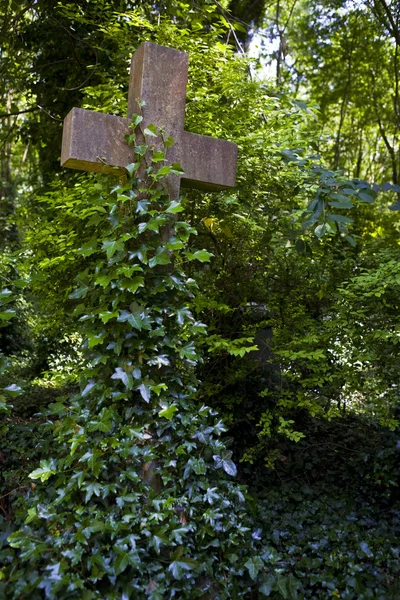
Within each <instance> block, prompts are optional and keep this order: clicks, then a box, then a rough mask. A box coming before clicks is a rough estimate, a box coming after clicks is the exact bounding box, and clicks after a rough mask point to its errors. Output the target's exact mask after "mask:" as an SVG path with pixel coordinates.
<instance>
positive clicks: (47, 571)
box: [0, 127, 264, 600]
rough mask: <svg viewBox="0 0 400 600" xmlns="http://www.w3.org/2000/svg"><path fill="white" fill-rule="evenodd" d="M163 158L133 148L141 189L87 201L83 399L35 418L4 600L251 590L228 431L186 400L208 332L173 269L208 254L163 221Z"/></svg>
mask: <svg viewBox="0 0 400 600" xmlns="http://www.w3.org/2000/svg"><path fill="white" fill-rule="evenodd" d="M145 133H146V132H145ZM156 134H157V136H159V131H158V130H157V129H156V128H154V127H152V128H151V129H150V128H149V131H148V132H147V136H150V138H151V139H152V140H153V139H154V137H155V135H156ZM130 138H131V140H132V142H133V143H134V133H132V134H131V136H130ZM142 150H143V151H142ZM160 152H161V150H160V144H159V143H157V148H155V147H154V146H152V145H150V144H149V143H147V142H146V144H145V145H143V144H142V146H141V151H140V152H137V154H139V155H140V156H141V157H145V160H146V163H147V165H150V166H147V177H146V178H145V179H143V180H141V179H139V176H138V173H140V172H141V170H140V168H139V169H137V168H135V169H134V168H130V169H129V168H128V169H127V176H126V180H125V181H121V182H120V184H119V185H117V186H116V187H114V188H113V190H112V191H110V192H107V189H109V188H108V186H109V184H108V181H105V182H104V185H103V187H102V189H101V190H99V191H100V194H99V196H100V197H99V205H101V206H102V208H104V211H99V213H98V216H97V219H96V227H97V229H98V242H97V243H94V242H91V243H90V247H89V245H88V244H85V245H84V247H83V254H84V256H85V265H84V267H85V268H84V270H83V272H82V273H80V274H79V275H78V276H77V278H76V280H77V289H76V290H75V291H73V292H72V294H71V296H70V299H71V300H73V301H76V302H77V303H78V302H79V304H77V306H76V308H75V314H76V318H78V317H79V322H80V323H81V326H82V335H83V339H84V342H83V349H84V353H85V361H86V368H85V370H84V374H83V377H82V380H81V392H80V393H78V394H75V395H73V396H72V397H70V398H67V399H66V400H65V401H64V402H58V403H57V405H56V409H57V410H56V412H57V415H56V418H55V415H54V412H53V411H54V410H55V408H54V406H50V407H49V409H48V413H47V417H48V419H50V422H52V423H53V435H54V450H53V455H52V456H51V458H46V459H43V460H41V461H40V466H39V467H37V468H36V469H34V470H33V471H32V472H31V474H30V477H31V479H33V480H35V482H36V487H35V489H34V491H33V492H32V493H31V494H30V496H29V497H27V498H26V500H25V505H24V508H23V510H21V517H22V515H23V514H24V517H23V519H24V522H21V525H20V528H19V529H18V530H17V531H15V532H14V533H12V534H11V535H10V537H9V544H10V546H11V548H13V549H15V550H16V551H17V554H18V558H15V557H14V558H13V559H12V558H11V557H12V555H11V554H9V555H6V557H5V565H6V566H5V570H3V579H5V583H4V581H3V582H2V583H1V584H0V585H1V586H2V587H1V590H2V591H3V593H5V594H6V596H7V597H9V598H14V599H17V598H20V597H21V596H23V597H29V598H33V599H35V598H41V597H45V598H48V599H57V600H62V599H63V598H65V599H67V598H68V600H72V599H73V598H76V599H79V600H81V599H83V598H84V599H85V600H86V599H87V600H91V599H92V598H93V599H94V598H107V599H108V600H112V599H117V598H118V599H120V598H154V599H156V598H173V597H179V598H195V597H207V594H213V595H216V596H217V597H218V598H221V599H222V598H239V597H244V596H245V595H246V594H248V593H249V592H250V591H251V589H253V588H254V586H256V585H257V583H256V570H255V569H258V570H260V569H261V568H262V565H263V564H264V563H263V561H262V560H261V559H260V558H258V559H256V558H255V556H256V554H257V547H256V545H255V542H254V541H253V538H252V537H251V535H250V532H251V523H250V522H249V520H248V517H247V516H246V512H247V510H246V504H245V495H246V492H245V489H243V488H242V487H241V486H240V485H238V484H236V483H234V482H232V480H231V479H230V478H231V477H232V476H234V475H236V466H235V464H234V463H233V461H232V459H231V456H232V452H230V451H228V450H227V448H226V446H225V445H224V443H223V442H222V440H221V438H220V436H221V434H222V433H223V432H224V430H225V429H224V427H223V425H222V424H221V423H220V422H219V421H216V419H215V413H214V412H213V411H212V410H211V409H209V408H207V407H204V406H203V407H202V408H201V409H200V410H199V408H198V407H197V406H196V403H195V401H194V399H193V394H194V392H195V390H196V387H195V386H196V379H195V376H194V368H195V366H196V363H197V361H198V360H199V355H198V353H197V350H196V346H195V341H196V338H197V337H198V336H201V335H203V334H204V330H205V327H204V325H203V324H201V323H199V322H197V321H195V319H194V317H193V315H192V313H191V311H190V310H189V307H188V303H189V302H190V300H191V299H192V297H193V294H194V293H195V291H196V284H195V282H194V281H193V280H191V279H189V278H187V277H186V276H185V274H184V273H183V272H182V271H181V270H180V264H182V261H183V260H184V257H186V258H189V260H190V259H198V260H202V261H204V260H207V259H208V257H209V255H210V254H209V253H208V252H205V251H204V252H203V251H195V252H193V251H192V250H191V249H190V248H188V242H189V241H190V238H191V236H192V235H194V234H195V233H196V232H195V230H194V229H193V228H192V227H190V226H189V225H188V224H187V223H186V222H184V221H177V220H176V218H175V216H174V215H175V213H176V212H179V210H177V209H178V207H179V206H180V204H176V203H174V202H172V203H171V201H170V200H169V198H168V196H167V194H166V193H165V192H164V189H163V187H162V185H161V183H162V177H161V175H164V174H169V173H170V172H171V169H168V170H166V169H165V167H163V169H164V171H162V173H160V170H158V167H157V163H158V162H159V159H160ZM154 153H157V154H156V160H155V161H152V157H153V156H154ZM164 159H165V156H164ZM164 159H163V160H164ZM174 170H175V169H174ZM152 180H156V181H157V182H160V183H159V184H158V185H157V186H154V185H152V183H151V182H152ZM136 272H140V275H135V273H136ZM223 473H225V475H223ZM252 556H254V559H253V561H254V565H256V567H251V568H250V569H249V566H248V565H249V564H253V563H249V560H250V561H251V560H252V558H251V557H252ZM9 561H10V562H9ZM11 561H12V562H11ZM246 565H247V567H246Z"/></svg>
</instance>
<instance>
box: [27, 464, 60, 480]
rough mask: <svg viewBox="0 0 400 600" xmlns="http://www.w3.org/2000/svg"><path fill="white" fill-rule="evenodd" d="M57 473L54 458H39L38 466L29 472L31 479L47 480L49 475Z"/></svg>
mask: <svg viewBox="0 0 400 600" xmlns="http://www.w3.org/2000/svg"><path fill="white" fill-rule="evenodd" d="M55 473H57V469H56V462H55V461H54V460H41V461H40V467H39V468H38V469H35V470H34V471H32V473H29V477H30V478H31V479H40V480H41V481H47V480H48V479H49V477H51V476H52V475H54V474H55Z"/></svg>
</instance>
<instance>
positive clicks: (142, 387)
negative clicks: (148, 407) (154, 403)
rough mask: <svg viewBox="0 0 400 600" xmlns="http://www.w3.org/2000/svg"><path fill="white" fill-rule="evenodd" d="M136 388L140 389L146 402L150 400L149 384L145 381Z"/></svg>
mask: <svg viewBox="0 0 400 600" xmlns="http://www.w3.org/2000/svg"><path fill="white" fill-rule="evenodd" d="M136 389H137V390H139V392H140V395H141V396H142V398H143V400H144V401H145V402H150V388H149V386H148V385H145V384H144V383H142V384H141V385H139V387H137V388H136Z"/></svg>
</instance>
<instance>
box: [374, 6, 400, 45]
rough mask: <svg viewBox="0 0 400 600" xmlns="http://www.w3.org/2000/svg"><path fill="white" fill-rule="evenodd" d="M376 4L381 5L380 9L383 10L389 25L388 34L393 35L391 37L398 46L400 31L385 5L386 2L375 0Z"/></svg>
mask: <svg viewBox="0 0 400 600" xmlns="http://www.w3.org/2000/svg"><path fill="white" fill-rule="evenodd" d="M376 2H379V4H380V5H381V7H382V9H383V10H384V12H385V14H386V17H387V19H388V21H389V23H390V27H389V28H388V29H389V32H390V33H391V34H392V35H393V37H394V38H395V40H396V42H397V44H399V45H400V29H399V28H398V25H397V23H396V21H395V20H394V17H393V15H392V12H391V10H390V8H389V6H388V5H387V4H386V0H376Z"/></svg>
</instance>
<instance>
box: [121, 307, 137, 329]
mask: <svg viewBox="0 0 400 600" xmlns="http://www.w3.org/2000/svg"><path fill="white" fill-rule="evenodd" d="M117 321H120V322H121V323H124V322H125V321H128V323H130V325H132V327H133V328H134V329H138V330H139V331H141V330H142V328H143V319H142V317H141V316H140V313H139V312H136V313H131V312H129V311H128V310H122V311H121V313H120V315H119V317H118V319H117Z"/></svg>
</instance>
